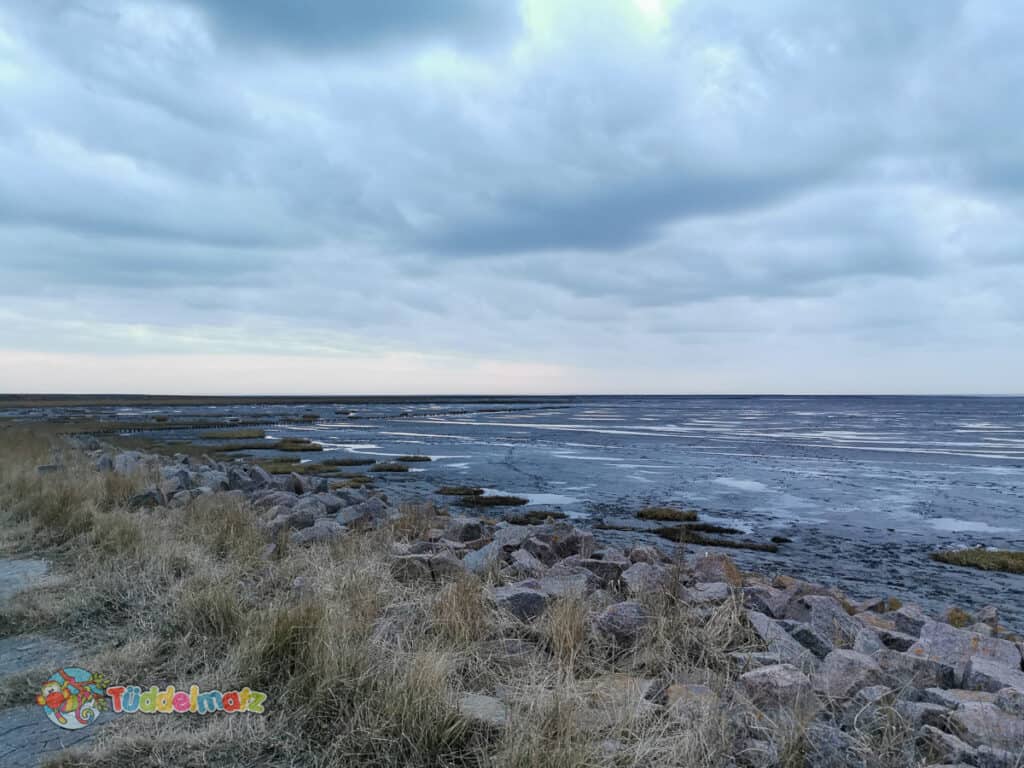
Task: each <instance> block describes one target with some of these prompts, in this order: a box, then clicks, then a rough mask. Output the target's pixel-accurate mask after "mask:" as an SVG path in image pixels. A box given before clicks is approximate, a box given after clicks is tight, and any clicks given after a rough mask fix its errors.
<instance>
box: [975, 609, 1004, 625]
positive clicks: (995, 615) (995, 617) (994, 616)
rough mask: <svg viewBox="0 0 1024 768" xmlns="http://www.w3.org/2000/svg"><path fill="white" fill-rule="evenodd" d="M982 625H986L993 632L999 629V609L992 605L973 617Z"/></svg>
mask: <svg viewBox="0 0 1024 768" xmlns="http://www.w3.org/2000/svg"><path fill="white" fill-rule="evenodd" d="M975 618H977V620H978V621H979V622H981V623H982V624H987V625H988V626H989V627H991V628H992V629H994V630H998V629H999V609H998V608H996V607H995V606H994V605H986V606H985V607H984V608H982V609H981V610H980V611H978V613H977V615H976V616H975Z"/></svg>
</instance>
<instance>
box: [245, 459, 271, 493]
mask: <svg viewBox="0 0 1024 768" xmlns="http://www.w3.org/2000/svg"><path fill="white" fill-rule="evenodd" d="M249 477H250V478H251V479H252V481H253V482H254V483H256V485H257V486H259V487H261V488H266V487H268V486H271V485H273V484H274V476H273V475H272V474H270V473H269V472H267V470H265V469H264V468H263V467H261V466H260V465H259V464H253V465H252V466H251V467H249Z"/></svg>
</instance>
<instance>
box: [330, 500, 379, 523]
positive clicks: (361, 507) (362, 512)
mask: <svg viewBox="0 0 1024 768" xmlns="http://www.w3.org/2000/svg"><path fill="white" fill-rule="evenodd" d="M387 511H388V505H387V504H385V503H384V502H383V501H381V500H380V499H376V498H374V499H368V500H367V501H364V502H362V503H361V504H356V505H354V506H351V507H345V508H344V509H342V510H341V511H339V512H338V515H337V518H336V519H337V521H338V522H339V523H341V524H342V525H353V524H360V525H366V524H371V523H374V522H376V521H379V520H381V519H383V518H384V516H385V515H386V514H387Z"/></svg>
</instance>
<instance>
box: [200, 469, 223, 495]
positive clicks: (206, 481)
mask: <svg viewBox="0 0 1024 768" xmlns="http://www.w3.org/2000/svg"><path fill="white" fill-rule="evenodd" d="M197 482H198V483H199V485H204V486H206V487H207V488H212V489H213V490H214V491H226V490H228V489H229V488H230V487H231V486H230V483H229V482H228V475H227V473H226V472H221V471H220V470H218V469H206V470H203V471H202V472H200V473H199V477H198V480H197Z"/></svg>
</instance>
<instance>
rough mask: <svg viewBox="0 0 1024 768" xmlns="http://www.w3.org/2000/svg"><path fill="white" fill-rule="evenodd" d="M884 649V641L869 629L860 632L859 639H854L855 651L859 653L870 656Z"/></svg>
mask: <svg viewBox="0 0 1024 768" xmlns="http://www.w3.org/2000/svg"><path fill="white" fill-rule="evenodd" d="M882 647H883V646H882V641H881V640H880V639H879V638H878V633H877V632H874V631H872V630H870V629H868V628H867V627H865V628H864V629H862V630H861V631H860V632H858V633H857V637H855V638H854V639H853V650H855V651H857V652H858V653H866V654H868V655H870V654H872V653H874V652H875V651H880V650H882Z"/></svg>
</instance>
